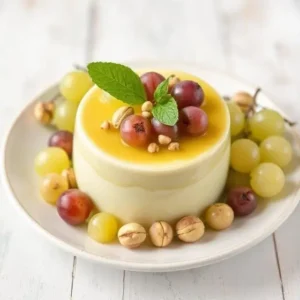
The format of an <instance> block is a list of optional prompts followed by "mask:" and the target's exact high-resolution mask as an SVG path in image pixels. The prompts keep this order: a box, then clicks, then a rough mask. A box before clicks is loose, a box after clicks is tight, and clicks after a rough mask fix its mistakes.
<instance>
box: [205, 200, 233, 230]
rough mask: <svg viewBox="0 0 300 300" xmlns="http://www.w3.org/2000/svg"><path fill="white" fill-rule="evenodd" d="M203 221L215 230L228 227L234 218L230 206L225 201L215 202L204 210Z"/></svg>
mask: <svg viewBox="0 0 300 300" xmlns="http://www.w3.org/2000/svg"><path fill="white" fill-rule="evenodd" d="M204 217H205V222H206V223H207V225H208V226H209V227H211V228H212V229H215V230H223V229H226V228H228V227H229V226H230V225H231V224H232V222H233V219H234V213H233V210H232V208H231V207H230V206H229V205H227V204H225V203H215V204H213V205H211V206H210V207H209V208H208V209H207V210H206V212H205V216H204Z"/></svg>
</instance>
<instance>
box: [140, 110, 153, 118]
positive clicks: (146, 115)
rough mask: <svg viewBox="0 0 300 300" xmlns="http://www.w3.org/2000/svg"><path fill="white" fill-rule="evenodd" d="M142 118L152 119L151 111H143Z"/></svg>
mask: <svg viewBox="0 0 300 300" xmlns="http://www.w3.org/2000/svg"><path fill="white" fill-rule="evenodd" d="M142 116H143V117H144V118H147V119H150V118H151V117H152V113H151V112H149V111H142Z"/></svg>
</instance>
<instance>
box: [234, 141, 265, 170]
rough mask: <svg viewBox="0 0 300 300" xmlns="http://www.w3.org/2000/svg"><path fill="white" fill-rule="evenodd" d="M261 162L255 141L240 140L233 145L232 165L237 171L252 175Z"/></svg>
mask: <svg viewBox="0 0 300 300" xmlns="http://www.w3.org/2000/svg"><path fill="white" fill-rule="evenodd" d="M259 162H260V153H259V148H258V146H257V145H256V144H255V143H254V142H253V141H251V140H248V139H240V140H237V141H235V142H233V143H232V145H231V154H230V165H231V167H232V168H233V169H234V170H235V171H238V172H241V173H250V172H251V170H252V169H253V168H255V167H256V166H257V165H258V164H259Z"/></svg>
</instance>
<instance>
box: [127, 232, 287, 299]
mask: <svg viewBox="0 0 300 300" xmlns="http://www.w3.org/2000/svg"><path fill="white" fill-rule="evenodd" d="M124 299H125V300H127V299H128V300H129V299H130V300H148V299H149V300H152V299H156V300H181V299H189V300H196V299H199V300H200V299H201V300H219V299H222V300H232V299H243V300H253V299H257V300H260V299H262V300H265V299H274V300H275V299H276V300H282V295H281V289H280V282H279V276H278V270H277V266H276V262H275V254H274V251H273V241H272V239H271V238H268V239H267V240H266V241H265V242H263V243H261V244H260V245H258V246H256V247H255V248H253V249H252V250H250V251H247V252H245V253H243V254H241V255H238V256H236V257H234V258H232V259H229V260H226V261H224V262H222V263H219V264H216V265H212V266H208V267H203V268H201V269H195V270H190V271H183V272H174V273H157V274H151V273H136V272H126V276H125V282H124Z"/></svg>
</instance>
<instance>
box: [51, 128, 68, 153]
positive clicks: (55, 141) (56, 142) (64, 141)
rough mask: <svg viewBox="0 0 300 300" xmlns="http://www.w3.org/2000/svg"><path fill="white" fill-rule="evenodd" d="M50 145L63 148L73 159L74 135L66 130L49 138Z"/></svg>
mask: <svg viewBox="0 0 300 300" xmlns="http://www.w3.org/2000/svg"><path fill="white" fill-rule="evenodd" d="M48 145H49V146H50V147H59V148H62V149H63V150H65V151H66V152H67V154H68V155H69V157H71V156H72V151H73V133H71V132H69V131H65V130H60V131H57V132H55V133H53V134H52V135H51V137H50V138H49V141H48Z"/></svg>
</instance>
